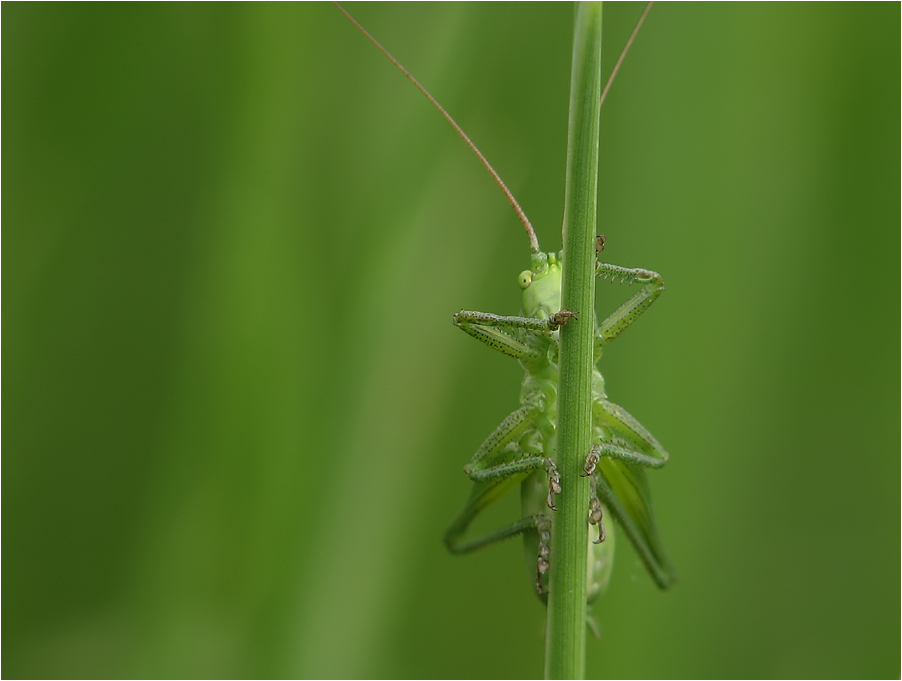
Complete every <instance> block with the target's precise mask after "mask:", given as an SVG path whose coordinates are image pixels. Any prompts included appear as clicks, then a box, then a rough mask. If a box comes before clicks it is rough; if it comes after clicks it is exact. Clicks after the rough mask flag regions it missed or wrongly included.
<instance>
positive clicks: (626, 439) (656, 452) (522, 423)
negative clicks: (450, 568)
mask: <svg viewBox="0 0 902 681" xmlns="http://www.w3.org/2000/svg"><path fill="white" fill-rule="evenodd" d="M649 7H650V3H649ZM340 9H341V8H340ZM342 11H343V12H345V10H344V9H342ZM647 13H648V8H646V10H645V13H643V15H642V18H641V19H640V20H639V23H638V24H637V26H636V28H635V30H634V31H633V34H632V36H631V37H630V39H629V41H628V42H627V45H626V47H625V48H624V51H623V53H622V54H621V55H620V59H619V60H618V62H617V65H616V66H615V68H614V70H613V72H612V75H611V77H610V79H609V81H608V84H607V86H606V87H605V90H604V94H602V101H603V99H604V96H605V94H606V93H607V90H608V87H610V82H611V80H613V77H614V75H616V72H617V70H618V68H619V66H620V63H621V62H622V60H623V57H624V55H625V54H626V51H627V50H628V49H629V47H630V44H631V43H632V41H633V38H635V35H636V33H637V31H638V29H639V26H641V24H642V21H643V20H644V18H645V16H646V14H647ZM345 14H346V15H347V16H348V18H349V19H351V21H352V22H354V24H355V25H356V26H357V27H358V28H359V29H360V30H361V31H362V32H363V33H364V34H365V35H366V36H367V37H368V38H369V39H370V40H371V41H372V42H373V43H374V44H375V45H376V46H377V47H378V48H379V49H380V50H381V51H382V52H383V53H384V54H385V55H386V56H387V57H388V58H389V59H390V60H391V61H392V62H393V63H394V64H395V65H396V66H397V67H398V68H399V69H401V71H403V72H404V74H405V75H406V76H407V77H408V78H409V79H410V80H411V81H412V82H413V83H414V84H415V85H416V86H417V87H418V88H419V89H420V91H422V92H423V94H425V95H426V96H427V97H428V98H429V100H430V101H431V102H432V103H433V104H434V105H435V106H436V107H437V108H438V109H439V111H441V113H442V114H443V115H444V116H445V118H446V119H447V120H448V121H449V122H450V123H451V124H452V125H453V126H454V128H455V129H456V130H457V131H458V133H459V134H460V135H461V136H462V137H463V139H464V140H465V141H466V142H467V144H468V145H469V146H470V148H471V149H472V150H473V152H474V153H475V154H476V155H477V156H478V157H479V159H480V160H481V161H482V163H483V165H485V167H486V168H487V169H488V170H489V172H490V173H491V174H492V176H493V177H494V178H495V181H496V182H497V183H498V185H499V186H500V187H501V189H502V191H503V192H504V194H505V196H507V198H508V200H509V201H510V203H511V205H512V206H513V207H514V210H515V211H516V213H517V215H518V217H519V218H520V220H521V222H522V223H523V226H524V227H525V229H526V232H527V235H528V237H529V242H530V248H531V253H532V256H531V264H530V269H528V270H526V271H524V272H521V273H520V274H519V276H518V277H517V283H518V284H519V286H520V288H521V289H522V305H523V307H522V314H521V315H520V316H501V315H496V314H491V313H486V312H472V311H466V310H462V311H460V312H458V313H457V314H456V315H454V324H455V325H456V326H457V327H458V328H460V329H461V330H463V331H465V332H466V333H467V334H469V335H471V336H473V337H474V338H476V339H477V340H479V341H481V342H483V343H485V344H486V345H488V346H489V347H491V348H493V349H495V350H498V351H499V352H501V353H503V354H505V355H507V356H509V357H513V358H514V359H517V360H519V362H520V364H521V365H522V366H523V369H524V378H523V384H522V387H521V391H520V403H521V406H520V408H519V409H517V410H515V411H514V412H512V413H511V414H509V415H508V416H507V418H505V419H504V420H503V421H502V422H501V424H500V425H499V426H498V427H497V428H496V429H495V430H494V431H493V432H492V433H491V435H489V436H488V438H486V440H485V441H484V442H483V443H482V445H481V446H480V447H479V449H478V450H477V451H476V453H475V454H474V455H473V457H472V459H471V460H470V462H469V463H468V464H467V465H466V466H465V467H464V471H465V472H466V474H467V475H468V476H469V478H470V479H471V480H472V481H473V487H472V491H471V493H470V497H469V499H468V500H467V503H466V504H465V505H464V508H463V510H462V511H461V512H460V514H459V515H458V516H457V518H455V520H454V522H453V523H452V524H451V526H450V527H449V528H448V530H447V532H446V533H445V544H446V545H447V547H448V549H449V550H450V551H451V552H452V553H468V552H470V551H473V550H476V549H479V548H482V547H483V546H486V545H488V544H492V543H494V542H497V541H500V540H502V539H506V538H508V537H512V536H515V535H523V537H524V548H525V551H526V556H527V561H528V563H529V566H530V572H531V573H532V574H534V575H535V587H536V591H537V593H538V594H539V596H540V597H541V598H542V599H543V600H544V599H545V598H546V595H547V589H548V581H547V577H546V572H547V569H548V566H549V562H550V561H552V560H554V556H550V555H549V553H550V551H549V546H550V536H551V534H550V533H551V529H552V512H553V511H554V510H555V506H554V497H555V495H556V494H558V493H559V492H560V491H561V486H562V485H566V484H568V481H567V480H562V479H561V476H560V474H559V473H558V470H557V467H556V465H555V455H556V450H557V409H558V403H557V392H558V381H559V362H560V344H559V329H560V327H562V326H563V325H565V324H567V323H580V324H585V323H592V322H593V321H594V319H593V317H594V315H593V314H592V313H584V314H580V315H579V317H577V314H576V313H574V312H571V311H570V310H565V309H562V306H561V282H562V268H563V267H564V266H565V263H564V262H563V257H562V253H545V252H542V250H541V249H540V247H539V242H538V239H537V238H536V235H535V232H534V230H533V228H532V225H531V224H530V223H529V220H528V219H527V218H526V215H525V214H524V213H523V211H522V209H521V208H520V206H519V205H518V204H517V202H516V200H515V199H514V197H513V195H512V194H511V193H510V191H509V190H508V189H507V187H506V186H505V184H504V182H502V181H501V178H500V177H499V176H498V174H497V173H496V172H495V171H494V169H493V168H492V167H491V165H489V163H488V161H486V159H485V157H484V156H483V155H482V154H481V153H480V152H479V150H478V149H477V148H476V147H475V145H474V144H473V143H472V142H471V141H470V139H469V138H468V137H467V136H466V134H465V133H464V132H463V130H461V129H460V127H459V126H458V125H457V123H455V122H454V120H453V119H452V118H451V116H450V115H449V114H448V113H447V112H446V111H445V110H444V109H443V108H442V107H441V106H440V105H439V104H438V102H437V101H435V99H434V98H433V97H432V96H431V95H430V94H429V93H428V92H427V91H426V90H425V89H424V88H423V87H422V86H421V85H420V84H419V83H418V82H417V81H416V79H415V78H413V76H411V75H410V73H408V72H407V70H406V69H404V67H403V66H401V65H400V64H399V63H398V62H397V61H396V60H395V59H394V57H392V56H391V55H390V54H389V53H388V52H387V51H386V50H385V49H384V48H383V47H382V46H381V45H380V44H379V43H378V42H377V41H376V40H375V39H374V38H373V37H372V36H370V35H369V33H367V32H366V30H364V29H363V27H362V26H360V24H358V23H357V22H356V21H355V20H354V19H353V18H352V17H351V16H350V15H348V14H347V12H345ZM604 246H605V237H603V236H599V237H597V240H596V251H597V253H598V255H599V256H600V254H601V252H602V251H603V250H604ZM595 271H596V276H597V277H598V278H600V279H610V280H612V281H614V280H619V281H620V282H621V283H623V282H628V283H630V284H638V285H639V286H640V288H639V290H638V291H636V292H635V293H634V294H633V295H632V296H631V297H630V298H629V299H628V300H627V301H626V302H625V303H623V304H622V305H621V306H620V307H619V308H618V309H617V310H615V311H614V312H613V313H611V314H610V315H609V316H608V317H607V318H606V319H604V321H602V322H601V323H600V324H599V323H597V322H595V328H596V330H595V353H594V357H595V363H596V365H597V363H598V360H599V359H600V358H601V355H602V352H603V350H604V348H605V345H606V344H607V343H608V342H610V341H612V340H614V339H615V338H617V337H618V336H619V335H620V334H621V333H622V332H623V331H624V330H625V329H626V328H627V327H628V326H629V325H630V324H632V323H633V322H634V321H635V320H636V319H637V318H638V317H639V316H640V315H641V314H642V313H643V312H644V311H645V310H646V309H648V307H649V306H650V305H651V304H652V303H653V302H654V301H655V300H656V299H657V298H658V296H660V294H661V293H662V292H663V291H664V282H663V280H662V279H661V276H660V275H658V274H656V273H655V272H651V271H649V270H645V269H637V268H635V269H631V268H624V267H619V266H617V265H610V264H607V263H604V262H601V261H600V260H599V261H598V262H597V263H596V270H595ZM571 320H572V321H571ZM592 395H593V409H592V432H593V441H594V444H592V446H591V448H590V450H589V451H588V452H586V459H585V465H584V472H583V475H584V476H587V477H590V479H591V486H590V490H591V492H590V495H591V496H590V502H589V503H590V505H589V517H588V518H587V519H586V522H587V523H588V524H589V525H590V526H594V528H595V531H594V532H590V535H589V542H590V544H589V552H588V563H587V566H586V569H587V574H588V601H589V602H590V603H591V602H592V601H593V600H594V599H595V598H596V597H597V596H598V595H599V594H600V593H601V592H602V591H603V590H604V588H605V586H606V585H607V582H608V580H609V578H610V574H611V568H612V564H613V563H612V561H613V548H614V547H613V533H612V531H611V527H610V526H608V528H607V532H606V531H605V526H604V524H603V518H604V517H605V516H606V515H610V516H613V517H614V518H615V519H616V520H617V521H618V523H619V525H620V526H621V528H622V530H623V531H625V532H626V534H627V536H628V537H629V539H630V541H631V542H632V544H633V546H634V547H635V549H636V551H637V553H638V554H639V556H640V557H641V559H642V561H643V562H644V563H645V566H646V567H647V568H648V570H649V572H650V574H651V576H652V578H653V579H654V580H655V582H656V583H657V584H658V586H660V587H661V588H667V587H668V586H670V584H671V583H672V582H673V579H674V576H673V570H672V568H671V566H670V563H669V561H668V560H667V557H666V555H665V553H664V549H663V547H662V544H661V540H660V538H659V536H658V531H657V528H656V526H655V522H654V517H653V515H652V510H651V499H650V493H649V489H648V484H647V481H646V476H645V469H646V468H659V467H661V466H663V465H664V464H665V463H666V462H667V458H668V455H667V452H666V451H665V450H664V448H663V447H662V446H661V444H660V443H659V442H658V441H657V440H656V439H655V437H654V436H653V435H652V434H651V433H650V432H649V431H648V430H647V429H646V428H645V427H644V426H642V424H640V423H639V422H638V421H637V420H636V419H635V418H634V417H633V416H631V415H630V414H629V413H628V412H627V411H626V410H625V409H624V408H623V407H620V406H618V405H617V404H615V403H613V402H611V401H610V400H608V397H607V394H606V392H605V385H604V379H603V378H602V375H601V373H600V372H599V371H598V369H597V368H594V369H593V373H592ZM518 485H519V486H520V494H521V517H520V519H519V520H517V521H516V522H514V523H512V524H510V525H508V526H506V527H503V528H500V529H498V530H496V531H494V532H489V533H487V534H484V535H482V536H478V537H475V538H471V537H468V536H467V531H468V529H469V527H470V525H471V524H472V522H473V521H474V519H475V518H476V517H477V516H478V515H479V514H480V513H481V512H482V511H483V510H485V509H486V508H487V507H489V506H490V505H492V504H493V503H495V502H496V501H498V500H499V499H500V498H501V497H503V496H504V495H506V494H507V493H508V492H510V491H511V490H512V489H513V488H514V487H516V486H518ZM590 529H592V528H591V527H590Z"/></svg>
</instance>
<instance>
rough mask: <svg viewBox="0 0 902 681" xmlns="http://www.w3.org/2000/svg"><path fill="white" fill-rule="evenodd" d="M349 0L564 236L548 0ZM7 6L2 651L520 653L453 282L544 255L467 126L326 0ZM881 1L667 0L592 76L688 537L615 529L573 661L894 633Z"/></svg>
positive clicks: (560, 104) (205, 660)
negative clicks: (601, 592)
mask: <svg viewBox="0 0 902 681" xmlns="http://www.w3.org/2000/svg"><path fill="white" fill-rule="evenodd" d="M350 9H351V11H352V12H353V13H354V14H355V15H356V16H357V18H358V19H359V20H360V21H361V22H362V23H363V24H364V26H366V27H367V28H368V29H369V30H370V31H371V32H372V33H373V34H375V35H376V36H377V37H378V38H379V39H380V40H381V41H383V43H384V44H385V45H386V46H387V47H388V48H389V49H390V50H392V51H393V52H394V53H395V55H396V56H397V57H398V58H399V59H400V60H401V61H402V63H404V64H405V65H406V66H407V67H408V68H410V69H411V71H412V72H413V73H414V74H415V75H417V77H418V78H419V79H420V80H421V81H422V82H423V83H424V84H425V85H426V86H427V87H428V88H430V90H431V91H432V93H433V94H434V95H435V96H436V97H437V98H438V99H439V100H440V101H441V102H442V103H443V104H444V105H445V106H446V107H447V108H448V109H449V110H450V111H451V112H452V114H453V115H454V116H455V117H456V118H457V120H458V121H459V122H460V123H461V125H462V126H463V127H464V129H465V130H467V131H468V133H469V134H470V135H471V136H472V138H473V139H474V141H475V142H476V143H477V144H478V145H479V146H480V148H481V149H482V151H483V152H484V153H485V154H486V155H487V156H488V158H489V159H490V160H491V161H492V163H493V164H495V166H496V167H497V169H498V171H499V172H500V174H501V176H502V177H504V178H505V180H506V181H507V182H508V184H509V185H510V186H511V188H512V189H513V191H514V193H515V194H516V196H517V197H519V200H520V201H521V203H522V204H523V206H524V208H525V210H526V212H527V213H528V214H529V215H530V217H531V219H532V221H533V223H534V224H535V225H536V226H537V230H538V232H539V238H540V240H541V241H542V244H543V245H544V247H545V248H546V249H557V248H559V245H560V244H559V226H560V220H561V214H562V210H563V186H564V161H565V146H566V122H567V102H568V87H569V68H570V54H569V50H570V41H571V29H572V18H573V13H572V9H571V8H570V7H569V6H568V5H565V4H555V5H544V4H537V5H533V4H531V5H528V6H526V5H511V4H504V5H456V4H449V5H446V4H442V5H418V4H412V3H405V4H399V5H379V4H367V5H359V6H357V5H354V6H351V7H350ZM641 10H642V5H637V4H632V3H629V4H611V5H608V6H607V7H606V9H605V36H606V37H605V60H606V70H609V69H610V68H611V67H612V66H613V63H614V61H615V59H616V57H617V55H618V54H619V52H620V49H621V47H622V46H623V44H624V42H625V40H626V38H627V36H628V35H629V32H630V30H631V29H632V26H633V24H634V22H635V20H636V19H637V18H638V16H639V14H640V13H641ZM3 16H4V17H5V19H4V21H3V28H2V38H3V40H2V57H3V109H2V112H3V124H2V125H3V128H2V132H3V141H4V148H3V171H4V177H5V182H4V183H3V203H4V206H5V212H4V214H3V215H4V217H5V220H4V224H3V227H4V229H3V237H2V245H3V247H4V252H5V253H6V256H5V257H4V259H3V279H2V282H3V285H4V287H3V288H4V292H3V307H4V319H5V321H6V324H5V333H4V341H5V348H4V353H3V359H4V360H5V361H4V369H5V371H4V372H3V383H2V387H3V393H4V395H5V396H6V398H5V400H4V413H3V426H4V438H3V444H4V445H5V447H4V452H3V453H4V456H3V464H4V465H3V473H4V477H3V507H2V510H3V540H2V542H3V544H2V548H3V576H4V580H3V586H4V589H3V605H2V614H3V623H4V625H5V626H4V627H3V652H4V654H5V655H4V665H3V669H2V671H3V675H4V676H5V677H7V678H10V677H35V676H37V677H54V676H63V677H83V676H88V677H109V676H113V677H119V676H139V677H170V676H175V677H184V676H188V677H270V676H298V677H440V678H441V677H448V678H458V677H482V678H493V677H499V678H504V677H514V678H516V677H534V676H540V675H541V674H542V665H543V663H542V658H543V639H542V635H543V624H544V615H543V608H542V606H541V604H540V603H539V602H538V600H537V599H536V598H535V597H534V596H533V594H532V593H531V586H530V576H529V575H528V574H527V572H526V570H525V569H524V561H523V556H522V548H521V546H520V543H519V542H518V541H512V542H508V543H506V544H504V545H499V546H496V547H492V548H490V549H487V550H485V551H484V552H481V553H480V554H474V555H472V556H469V557H466V558H455V557H451V556H449V555H448V554H446V552H445V550H444V548H443V546H442V544H441V541H440V540H441V536H442V532H443V530H444V528H445V526H446V525H447V524H448V522H449V521H450V520H451V518H452V517H453V516H454V515H455V514H456V512H457V511H458V510H459V508H460V507H461V506H462V505H463V502H464V500H465V498H466V496H467V494H468V492H469V482H468V481H467V479H466V477H465V476H464V474H463V473H462V472H461V467H462V466H463V464H464V463H465V462H466V461H467V460H468V459H469V457H470V456H471V454H472V452H473V451H474V450H475V449H476V447H478V445H479V444H480V443H481V442H482V440H483V438H484V437H485V436H486V435H487V434H488V433H489V432H490V431H491V430H492V428H494V427H495V426H496V425H497V424H498V422H500V421H501V419H502V418H503V417H504V416H505V415H507V414H508V413H509V412H510V411H511V410H512V409H514V408H515V407H516V405H517V398H518V394H519V381H520V378H521V370H520V368H519V366H518V365H517V364H516V363H515V362H511V361H508V360H506V359H505V358H504V357H502V356H500V355H497V353H492V352H490V351H489V350H488V349H486V348H485V347H483V346H481V345H480V344H478V343H476V342H474V341H473V340H472V339H470V338H468V337H466V336H465V335H464V334H462V333H460V332H459V331H457V330H455V329H454V327H453V326H452V325H451V315H452V314H453V313H454V312H456V311H457V310H459V309H460V308H468V309H477V310H486V311H493V312H497V313H502V314H513V313H516V312H517V310H518V306H519V288H518V287H517V285H516V276H517V274H518V273H519V272H520V271H521V270H522V269H524V268H525V267H526V266H527V265H528V259H527V256H528V250H527V245H526V239H525V237H524V235H523V232H522V228H521V227H520V226H519V223H518V222H517V221H516V218H515V216H514V215H513V213H512V211H511V210H510V208H509V206H508V205H507V204H506V202H505V200H504V198H503V197H502V195H501V193H500V192H499V191H498V189H497V188H496V187H495V186H494V185H493V183H492V182H491V180H490V178H489V177H488V175H487V174H486V173H485V171H484V170H483V169H482V168H481V166H480V165H479V163H478V162H477V161H476V160H475V159H474V158H473V157H472V155H471V153H470V152H469V151H468V150H467V149H466V147H465V146H464V144H463V142H462V141H461V140H460V139H459V138H457V137H456V135H455V134H454V133H453V131H451V130H450V128H449V126H448V125H447V123H446V122H444V120H443V119H442V118H441V117H440V116H439V115H438V113H437V112H436V111H435V110H433V109H432V108H431V107H430V106H429V105H428V103H427V102H426V101H425V100H424V98H423V97H422V95H420V94H419V93H418V92H416V90H415V89H414V88H413V86H412V85H411V84H410V83H408V82H407V81H406V80H405V79H404V78H403V77H402V76H401V75H400V74H399V73H398V72H397V71H395V70H394V68H393V67H392V66H391V65H390V64H389V63H388V62H387V60H385V58H384V57H382V56H381V55H380V54H379V53H378V52H377V51H376V50H375V48H374V47H373V46H372V45H371V44H369V43H368V42H367V41H366V40H365V39H364V37H363V36H362V35H361V34H360V33H359V32H357V30H356V29H355V28H354V27H353V26H352V25H351V24H350V23H349V22H348V21H347V20H346V19H345V18H344V17H343V16H342V15H341V14H340V13H339V12H338V10H337V9H335V8H334V7H332V6H331V5H328V4H312V5H308V4H300V5H285V4H279V5H265V4H253V5H244V4H230V5H213V4H203V5H197V4H168V5H141V4H128V5H116V4H112V5H110V4H101V5H58V4H49V5H45V4H30V5H29V4H24V5H20V4H13V5H6V6H4V8H3ZM899 24H900V7H899V5H898V4H897V3H888V4H877V5H873V4H854V5H852V4H831V5H829V6H828V5H814V4H804V5H795V4H790V5H782V4H779V5H775V4H766V5H757V4H739V5H719V4H713V3H712V4H704V5H684V4H678V5H676V4H675V5H668V4H662V5H659V6H657V7H656V8H655V9H654V10H653V11H652V13H651V15H650V17H649V20H648V22H647V23H646V26H645V28H644V29H643V30H642V32H641V33H640V36H639V38H638V39H637V41H636V44H635V46H634V48H633V51H632V52H631V53H630V56H629V58H628V59H627V61H626V64H625V66H624V68H623V70H622V71H621V74H620V76H619V77H618V80H617V82H616V84H615V86H614V88H613V90H612V93H611V96H610V97H609V99H608V102H607V103H606V104H605V110H604V112H603V115H602V165H603V168H602V175H601V180H600V216H599V224H600V228H599V229H600V231H602V232H604V233H605V234H607V236H608V248H607V249H606V251H605V255H606V256H607V257H608V259H609V260H610V261H612V262H616V263H617V264H621V265H626V266H641V267H646V268H650V269H654V270H657V271H659V272H661V273H662V274H663V275H664V277H665V279H666V282H667V289H668V291H667V294H666V295H665V296H664V297H663V298H662V299H661V300H660V302H658V303H657V304H656V305H655V306H654V308H652V310H651V311H650V312H649V313H648V314H647V315H646V316H644V317H643V318H642V320H641V321H640V322H639V323H637V324H636V325H635V326H634V327H633V328H631V329H630V330H629V332H628V333H626V334H624V336H622V337H621V339H618V341H617V342H616V343H615V344H613V345H612V346H611V347H610V348H609V349H608V351H607V352H606V354H605V358H604V359H603V360H602V367H601V368H602V371H603V373H604V375H605V377H606V379H607V384H608V390H609V394H610V395H611V397H612V399H614V400H615V401H616V402H618V403H620V404H622V405H624V406H625V407H626V408H627V409H629V410H630V411H631V412H632V413H634V414H635V415H636V416H637V417H638V418H639V419H640V420H642V421H643V422H644V423H645V424H646V425H647V426H649V428H650V429H651V430H652V431H653V432H654V433H655V434H656V435H657V437H658V438H659V439H660V440H661V441H662V442H663V443H664V444H665V446H666V447H667V448H668V449H669V451H670V452H671V462H670V464H669V465H668V466H667V467H666V468H665V469H664V470H662V471H658V472H654V473H652V474H651V475H650V479H651V484H652V487H653V489H654V496H655V503H656V511H657V515H658V518H659V524H660V526H661V529H662V532H663V535H664V537H665V540H666V543H667V545H668V547H669V550H670V553H671V554H672V558H673V561H674V563H675V564H676V566H677V568H678V571H679V574H680V581H679V582H678V583H677V585H676V586H675V587H674V588H673V589H672V590H671V591H670V592H668V593H661V592H659V591H658V590H657V589H656V588H655V587H654V585H653V584H652V581H651V579H650V578H649V577H648V575H647V574H645V572H644V569H643V568H642V566H641V564H640V563H639V561H638V559H637V558H636V556H635V555H634V553H633V552H632V550H631V547H629V546H628V543H627V542H626V541H625V537H624V536H621V541H620V542H619V543H618V560H617V565H616V567H615V569H614V578H613V581H612V583H611V587H610V589H609V591H608V593H607V595H606V596H605V597H604V598H603V599H601V601H600V602H599V603H598V604H596V606H595V609H594V612H595V615H596V618H597V620H598V622H599V624H600V628H601V632H602V638H601V640H600V641H594V640H591V639H590V642H589V652H588V675H589V676H590V677H597V676H612V677H637V676H638V677H663V678H679V677H772V678H783V677H824V678H826V677H830V678H835V677H897V676H898V674H899V672H900V666H899V640H900V617H899V613H900V611H899V603H900V581H899V574H900V571H899V570H900V562H899V555H900V521H899V517H900V516H899V509H900V484H899V480H900V458H899V450H897V449H896V447H898V446H899V431H898V423H899V422H898V421H896V419H897V418H898V417H899V413H900V412H899V409H900V403H899V394H900V393H899V382H898V374H896V371H899V370H900V364H899V354H898V349H897V347H896V342H897V341H898V340H899V335H898V334H899V317H897V316H896V314H895V312H896V311H897V310H898V308H896V305H898V304H899V303H900V297H899V275H900V269H899V261H898V260H896V254H897V251H896V249H897V248H900V214H899V186H900V171H899V168H900V164H899V151H898V150H899V148H900V137H899V112H900V107H899V104H900V100H899V82H900V68H899V45H900V33H899ZM598 290H599V296H598V299H599V302H598V307H599V313H600V314H601V313H604V312H605V311H610V310H612V309H613V308H614V307H616V306H617V305H618V304H619V303H620V302H621V301H622V300H624V299H625V297H626V296H627V294H628V292H629V289H627V288H626V287H625V286H624V287H617V286H614V285H611V284H602V285H599V289H598ZM890 312H893V313H894V314H892V315H890V314H889V313H890ZM517 512H518V511H517V503H516V500H515V499H513V498H512V499H510V500H507V503H505V504H503V505H502V507H501V508H499V509H498V510H497V512H496V513H494V514H493V516H492V522H497V523H499V524H500V523H501V522H503V521H504V520H505V519H512V518H513V517H514V515H515V514H516V513H517Z"/></svg>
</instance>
